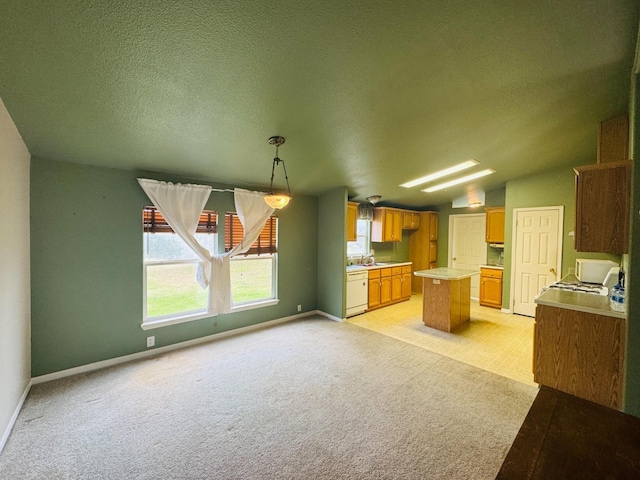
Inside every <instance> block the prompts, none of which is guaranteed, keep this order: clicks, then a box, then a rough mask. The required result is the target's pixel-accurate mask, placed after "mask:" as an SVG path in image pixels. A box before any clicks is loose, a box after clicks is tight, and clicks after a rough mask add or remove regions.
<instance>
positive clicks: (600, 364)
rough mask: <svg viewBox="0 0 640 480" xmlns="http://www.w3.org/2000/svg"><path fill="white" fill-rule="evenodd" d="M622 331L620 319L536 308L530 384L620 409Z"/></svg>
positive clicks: (622, 325) (622, 372) (623, 328)
mask: <svg viewBox="0 0 640 480" xmlns="http://www.w3.org/2000/svg"><path fill="white" fill-rule="evenodd" d="M624 330H625V320H624V319H622V318H616V317H609V316H605V315H597V314H594V313H585V312H578V311H575V310H568V309H564V308H557V307H550V306H547V305H538V306H537V307H536V322H535V326H534V345H533V379H534V381H535V382H537V383H539V384H541V385H546V386H548V387H551V388H555V389H556V390H561V391H563V392H566V393H569V394H571V395H575V396H577V397H582V398H585V399H587V400H590V401H592V402H596V403H599V404H602V405H606V406H607V407H610V408H615V409H618V410H620V409H621V408H622V388H623V374H624V348H625V339H624Z"/></svg>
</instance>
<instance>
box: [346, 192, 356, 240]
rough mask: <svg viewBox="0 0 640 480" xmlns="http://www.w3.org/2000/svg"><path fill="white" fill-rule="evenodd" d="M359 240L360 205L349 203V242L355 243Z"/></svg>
mask: <svg viewBox="0 0 640 480" xmlns="http://www.w3.org/2000/svg"><path fill="white" fill-rule="evenodd" d="M357 239H358V204H357V203H355V202H349V203H347V242H355V241H356V240H357Z"/></svg>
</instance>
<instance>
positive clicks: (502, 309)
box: [500, 308, 511, 315]
mask: <svg viewBox="0 0 640 480" xmlns="http://www.w3.org/2000/svg"><path fill="white" fill-rule="evenodd" d="M500 311H501V312H502V313H508V314H509V315H511V310H509V309H508V308H501V309H500Z"/></svg>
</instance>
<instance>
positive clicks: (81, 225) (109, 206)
mask: <svg viewBox="0 0 640 480" xmlns="http://www.w3.org/2000/svg"><path fill="white" fill-rule="evenodd" d="M138 176H145V177H148V178H156V179H159V180H170V181H173V182H183V183H184V182H190V183H204V184H209V185H214V186H218V187H224V186H223V185H215V184H213V183H211V182H205V181H200V180H193V179H184V178H179V177H166V176H162V175H155V174H150V173H145V174H140V173H139V172H138V174H136V172H131V171H124V170H116V169H107V168H99V167H91V166H83V165H78V164H72V163H65V162H54V161H49V160H43V159H39V158H33V159H32V162H31V286H32V287H31V294H32V305H31V309H32V325H31V329H32V376H34V377H35V376H38V375H43V374H47V373H51V372H56V371H60V370H64V369H68V368H71V367H76V366H79V365H85V364H88V363H92V362H97V361H101V360H106V359H110V358H114V357H118V356H122V355H127V354H132V353H136V352H140V351H143V350H146V337H147V336H148V335H155V337H156V346H164V345H169V344H173V343H177V342H182V341H185V340H190V339H194V338H199V337H203V336H207V335H211V334H214V333H219V332H224V331H226V330H231V329H235V328H239V327H244V326H248V325H253V324H257V323H261V322H264V321H268V320H273V319H276V318H281V317H286V316H290V315H295V314H296V313H297V305H298V304H301V305H302V310H303V312H304V311H313V310H316V309H317V297H316V292H317V281H316V279H317V269H318V265H317V255H316V252H317V248H318V217H317V212H318V200H317V198H315V197H308V196H302V195H297V196H295V198H294V199H293V201H292V202H291V203H290V204H289V205H288V206H287V207H286V208H285V209H283V210H281V211H279V212H278V213H277V215H278V217H279V235H278V237H279V245H278V247H279V254H278V263H279V268H278V292H279V293H278V297H279V299H280V302H279V303H278V304H277V305H274V306H270V307H264V308H259V309H254V310H248V311H244V312H238V313H233V314H228V315H220V316H218V317H212V318H207V319H202V320H195V321H193V322H188V323H183V324H179V325H172V326H166V327H161V328H158V329H153V330H149V331H143V330H142V329H141V328H140V324H141V322H142V293H143V292H142V225H141V212H142V207H143V206H144V205H148V204H149V203H150V201H149V199H148V198H147V196H146V195H145V194H144V192H143V191H142V189H141V188H140V186H139V185H138V183H137V181H136V177H138ZM206 208H207V209H211V210H217V211H218V212H219V213H224V212H225V211H233V210H235V208H234V206H233V195H232V194H231V193H212V194H211V197H210V199H209V202H208V203H207V206H206ZM222 234H223V232H221V233H219V235H222ZM219 238H220V237H219ZM301 279H304V281H301Z"/></svg>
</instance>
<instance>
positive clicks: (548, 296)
mask: <svg viewBox="0 0 640 480" xmlns="http://www.w3.org/2000/svg"><path fill="white" fill-rule="evenodd" d="M535 303H537V304H539V305H547V306H549V307H558V308H566V309H567V310H575V311H577V312H585V313H595V314H596V315H606V316H608V317H616V318H627V314H626V312H616V311H614V310H611V307H610V306H609V297H608V296H606V295H592V294H590V293H580V292H568V291H565V290H558V289H555V288H550V289H549V290H547V291H546V292H543V293H542V294H540V295H539V296H538V297H537V298H536V299H535Z"/></svg>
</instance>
